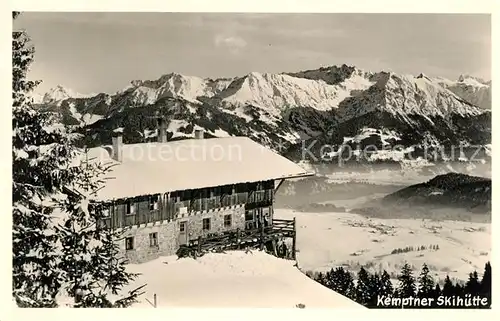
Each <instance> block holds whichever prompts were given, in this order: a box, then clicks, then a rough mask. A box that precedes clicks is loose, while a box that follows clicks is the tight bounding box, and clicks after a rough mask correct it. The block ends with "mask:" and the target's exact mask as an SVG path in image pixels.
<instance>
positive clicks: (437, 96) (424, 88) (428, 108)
mask: <svg viewBox="0 0 500 321" xmlns="http://www.w3.org/2000/svg"><path fill="white" fill-rule="evenodd" d="M372 79H373V80H375V81H376V83H375V85H374V86H373V88H370V90H368V91H364V92H362V93H361V94H360V95H358V96H356V97H353V98H352V99H348V100H346V101H344V102H343V103H342V104H341V106H340V108H339V110H338V114H339V116H340V117H341V118H342V119H344V120H346V119H350V118H355V117H359V116H361V115H364V114H367V113H370V112H373V111H374V110H377V109H378V110H383V111H385V112H388V113H390V114H393V115H395V116H398V117H401V118H403V119H408V116H409V115H420V116H422V117H424V118H429V117H435V116H439V117H444V118H447V117H448V116H450V115H451V114H460V115H463V116H472V115H478V114H480V113H481V112H482V111H481V110H480V109H479V108H477V107H474V106H472V105H471V104H468V103H467V102H464V101H463V100H462V99H460V98H459V97H458V96H457V95H455V94H454V93H453V92H451V91H449V90H447V89H446V88H444V87H443V86H442V85H440V83H438V82H436V81H433V80H432V79H430V78H429V77H427V76H425V75H424V74H420V75H418V76H416V77H415V76H412V75H397V74H394V73H392V72H391V73H389V72H381V73H378V74H376V75H374V76H373V77H372Z"/></svg>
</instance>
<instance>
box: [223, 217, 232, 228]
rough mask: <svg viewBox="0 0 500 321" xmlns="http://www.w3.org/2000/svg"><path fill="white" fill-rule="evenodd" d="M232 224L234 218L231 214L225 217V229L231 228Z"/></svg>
mask: <svg viewBox="0 0 500 321" xmlns="http://www.w3.org/2000/svg"><path fill="white" fill-rule="evenodd" d="M231 223H232V216H231V214H229V215H224V227H230V226H231Z"/></svg>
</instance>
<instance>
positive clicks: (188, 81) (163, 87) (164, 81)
mask: <svg viewBox="0 0 500 321" xmlns="http://www.w3.org/2000/svg"><path fill="white" fill-rule="evenodd" d="M227 85H229V81H224V80H221V81H219V82H214V81H210V80H208V79H203V78H200V77H194V76H185V75H181V74H178V73H170V74H166V75H163V76H161V77H160V78H159V79H157V80H154V81H150V80H146V81H141V80H135V81H132V82H131V86H130V87H128V88H127V89H126V90H125V91H128V92H130V93H131V95H132V96H133V97H134V99H133V100H134V102H135V103H136V104H139V105H150V104H153V103H155V102H156V101H157V100H158V99H161V98H163V97H173V98H177V97H178V98H183V99H186V100H188V101H190V102H198V100H197V97H199V96H205V97H212V96H214V95H215V94H216V93H217V92H219V91H221V90H223V89H225V86H227Z"/></svg>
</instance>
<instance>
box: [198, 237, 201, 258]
mask: <svg viewBox="0 0 500 321" xmlns="http://www.w3.org/2000/svg"><path fill="white" fill-rule="evenodd" d="M198 253H200V254H201V236H198Z"/></svg>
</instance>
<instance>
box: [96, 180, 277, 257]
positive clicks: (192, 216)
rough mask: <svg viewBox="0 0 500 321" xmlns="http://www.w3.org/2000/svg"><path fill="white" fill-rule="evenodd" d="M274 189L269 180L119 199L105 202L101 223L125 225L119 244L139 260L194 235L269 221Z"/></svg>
mask: <svg viewBox="0 0 500 321" xmlns="http://www.w3.org/2000/svg"><path fill="white" fill-rule="evenodd" d="M274 191H275V185H274V180H268V181H262V182H255V183H240V184H233V185H225V186H217V187H211V188H203V189H193V190H185V191H176V192H168V193H163V194H155V195H144V196H137V197H133V198H128V199H120V200H115V201H113V202H109V203H107V204H106V206H107V211H108V213H109V215H108V218H107V219H105V220H104V222H103V224H104V225H105V226H106V227H108V228H112V229H123V230H124V231H125V233H124V238H123V240H120V241H119V242H120V248H121V249H122V250H123V253H124V255H125V257H127V258H128V260H129V261H130V262H132V263H140V262H144V261H147V260H150V259H153V258H156V257H158V256H159V255H172V254H175V251H176V250H177V249H178V248H179V246H180V245H183V244H187V243H189V242H190V241H192V240H196V239H198V238H199V237H212V236H215V235H218V234H221V233H222V232H228V231H231V230H236V229H239V230H251V229H255V228H258V227H260V226H269V225H271V224H272V220H273V198H274Z"/></svg>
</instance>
